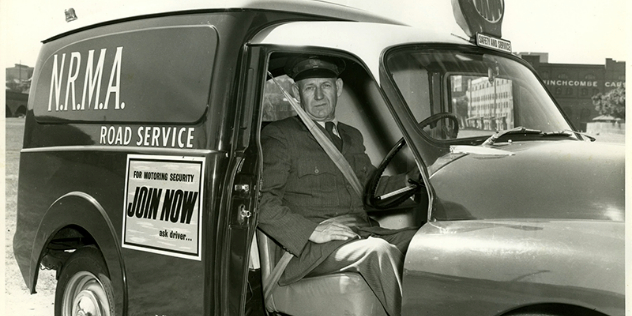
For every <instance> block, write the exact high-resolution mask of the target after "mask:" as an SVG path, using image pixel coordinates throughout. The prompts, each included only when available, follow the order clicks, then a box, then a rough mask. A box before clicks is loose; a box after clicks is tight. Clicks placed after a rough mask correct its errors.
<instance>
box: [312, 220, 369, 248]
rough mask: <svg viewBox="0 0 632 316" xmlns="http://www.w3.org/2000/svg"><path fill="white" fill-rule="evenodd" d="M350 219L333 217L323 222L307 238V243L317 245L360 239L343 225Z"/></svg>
mask: <svg viewBox="0 0 632 316" xmlns="http://www.w3.org/2000/svg"><path fill="white" fill-rule="evenodd" d="M350 221H351V219H347V218H340V217H334V218H330V219H327V220H324V221H322V222H320V224H318V226H316V229H314V231H313V232H312V234H311V235H310V236H309V241H311V242H315V243H317V244H322V243H326V242H330V241H332V240H348V239H351V238H360V236H359V235H358V234H356V233H354V232H353V230H351V228H349V226H347V225H345V223H348V222H350Z"/></svg>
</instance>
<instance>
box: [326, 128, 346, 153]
mask: <svg viewBox="0 0 632 316" xmlns="http://www.w3.org/2000/svg"><path fill="white" fill-rule="evenodd" d="M325 131H327V135H328V136H329V139H331V141H332V142H333V143H334V146H336V148H338V150H339V151H342V139H340V137H338V135H336V134H334V122H325Z"/></svg>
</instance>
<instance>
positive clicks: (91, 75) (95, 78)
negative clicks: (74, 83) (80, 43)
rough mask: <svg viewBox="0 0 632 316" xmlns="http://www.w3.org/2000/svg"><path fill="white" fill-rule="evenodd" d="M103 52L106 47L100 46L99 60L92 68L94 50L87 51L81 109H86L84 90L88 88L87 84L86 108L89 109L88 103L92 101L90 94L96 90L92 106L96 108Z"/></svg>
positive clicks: (103, 57) (103, 59) (101, 74)
mask: <svg viewBox="0 0 632 316" xmlns="http://www.w3.org/2000/svg"><path fill="white" fill-rule="evenodd" d="M105 52H106V49H105V48H102V49H101V53H99V60H98V61H97V66H96V69H94V63H93V60H94V50H90V51H89V52H88V64H87V66H86V76H85V80H84V81H83V96H82V97H81V109H82V110H85V109H86V90H87V89H88V85H89V86H90V90H88V104H87V105H88V109H90V104H91V103H92V96H93V95H94V92H95V90H96V96H95V99H94V100H95V101H94V108H95V109H96V108H97V104H98V103H99V92H100V90H101V89H100V88H99V87H101V77H102V76H103V62H104V61H105Z"/></svg>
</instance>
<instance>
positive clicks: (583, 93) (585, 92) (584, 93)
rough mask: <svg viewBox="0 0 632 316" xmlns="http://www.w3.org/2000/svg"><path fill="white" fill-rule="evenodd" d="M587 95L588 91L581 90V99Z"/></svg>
mask: <svg viewBox="0 0 632 316" xmlns="http://www.w3.org/2000/svg"><path fill="white" fill-rule="evenodd" d="M587 95H588V89H586V88H582V97H585V96H587Z"/></svg>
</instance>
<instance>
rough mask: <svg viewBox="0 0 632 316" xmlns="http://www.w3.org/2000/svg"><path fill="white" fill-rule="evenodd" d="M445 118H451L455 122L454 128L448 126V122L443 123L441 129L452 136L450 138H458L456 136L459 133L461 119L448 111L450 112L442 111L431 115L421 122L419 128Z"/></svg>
mask: <svg viewBox="0 0 632 316" xmlns="http://www.w3.org/2000/svg"><path fill="white" fill-rule="evenodd" d="M444 118H447V119H450V120H452V121H453V123H454V125H453V126H454V128H448V127H447V124H446V125H443V126H442V127H441V131H443V133H444V135H446V136H448V137H450V138H456V136H457V135H458V134H459V119H458V118H457V117H456V115H454V114H452V113H448V112H441V113H437V114H433V115H430V116H429V117H428V118H426V119H425V120H423V121H421V122H419V128H420V129H423V128H424V127H426V126H428V125H431V124H433V123H435V122H437V121H439V120H442V119H444Z"/></svg>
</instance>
